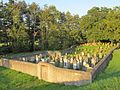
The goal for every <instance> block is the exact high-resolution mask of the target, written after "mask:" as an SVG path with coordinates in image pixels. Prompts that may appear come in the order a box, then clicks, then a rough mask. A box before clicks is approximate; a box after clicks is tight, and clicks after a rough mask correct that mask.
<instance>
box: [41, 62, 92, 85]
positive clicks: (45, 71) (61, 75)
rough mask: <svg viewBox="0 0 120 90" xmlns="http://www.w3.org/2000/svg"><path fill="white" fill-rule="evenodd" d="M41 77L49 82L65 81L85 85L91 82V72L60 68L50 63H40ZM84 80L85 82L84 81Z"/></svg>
mask: <svg viewBox="0 0 120 90" xmlns="http://www.w3.org/2000/svg"><path fill="white" fill-rule="evenodd" d="M39 66H40V67H39V68H41V69H39V70H40V72H41V75H39V79H43V80H45V81H48V82H54V83H65V84H66V85H70V84H72V85H83V84H88V83H90V82H91V76H90V73H89V72H84V71H77V70H70V69H64V68H58V67H55V66H53V65H51V64H48V63H43V62H40V63H39ZM83 82H84V83H83Z"/></svg>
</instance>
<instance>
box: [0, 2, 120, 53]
mask: <svg viewBox="0 0 120 90" xmlns="http://www.w3.org/2000/svg"><path fill="white" fill-rule="evenodd" d="M119 24H120V7H114V8H107V7H101V8H99V7H93V8H92V9H90V10H88V13H87V15H85V16H82V17H80V16H79V15H77V14H76V15H72V14H71V13H70V12H69V11H68V12H66V13H65V12H60V11H59V10H57V9H56V7H55V6H53V5H51V6H47V5H45V6H44V7H43V8H41V7H39V5H38V4H36V3H35V2H33V3H32V4H26V2H25V1H17V0H9V1H8V2H6V3H4V2H3V1H1V3H0V43H5V45H6V47H9V48H10V50H11V51H12V52H21V51H35V50H56V49H65V48H68V47H70V46H72V45H76V44H80V43H85V42H98V41H110V42H119V41H120V25H119ZM4 51H5V52H7V51H6V50H4Z"/></svg>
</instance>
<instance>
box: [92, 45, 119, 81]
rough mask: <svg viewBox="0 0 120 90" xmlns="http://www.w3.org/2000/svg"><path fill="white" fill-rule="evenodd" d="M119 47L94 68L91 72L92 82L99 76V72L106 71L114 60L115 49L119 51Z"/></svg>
mask: <svg viewBox="0 0 120 90" xmlns="http://www.w3.org/2000/svg"><path fill="white" fill-rule="evenodd" d="M117 48H118V47H116V48H114V49H112V50H111V51H110V52H109V53H108V54H107V55H106V56H105V57H104V58H103V59H102V60H100V62H99V63H98V64H97V65H96V66H95V67H94V68H93V70H92V72H91V76H92V78H91V79H92V81H93V80H94V79H95V78H96V76H97V74H98V73H99V72H101V71H102V70H104V69H105V67H106V66H107V65H108V64H109V61H110V60H111V59H112V53H113V51H114V50H115V49H117Z"/></svg>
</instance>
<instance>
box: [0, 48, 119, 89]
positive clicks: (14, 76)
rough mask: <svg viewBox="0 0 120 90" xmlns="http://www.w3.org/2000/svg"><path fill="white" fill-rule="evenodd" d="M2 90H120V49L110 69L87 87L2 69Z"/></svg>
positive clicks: (0, 75) (0, 68)
mask: <svg viewBox="0 0 120 90" xmlns="http://www.w3.org/2000/svg"><path fill="white" fill-rule="evenodd" d="M0 90H120V49H119V50H116V51H114V54H113V58H112V60H111V61H110V63H109V65H108V67H107V68H106V69H105V70H104V71H103V72H101V73H100V74H99V75H98V76H97V78H96V80H95V81H94V82H93V83H92V84H89V85H86V86H82V87H80V86H65V85H63V84H53V83H48V82H45V81H42V80H38V79H37V78H36V77H32V76H29V75H27V74H23V73H20V72H16V71H14V70H10V69H6V68H3V67H0Z"/></svg>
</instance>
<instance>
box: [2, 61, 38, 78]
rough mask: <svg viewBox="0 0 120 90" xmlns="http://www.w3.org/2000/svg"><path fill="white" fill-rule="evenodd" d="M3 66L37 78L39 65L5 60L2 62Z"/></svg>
mask: <svg viewBox="0 0 120 90" xmlns="http://www.w3.org/2000/svg"><path fill="white" fill-rule="evenodd" d="M0 61H1V63H0V65H1V66H4V67H6V68H10V69H13V70H16V71H20V72H23V73H27V74H29V75H32V76H37V65H36V64H33V63H28V62H21V61H16V60H7V59H3V60H0Z"/></svg>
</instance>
